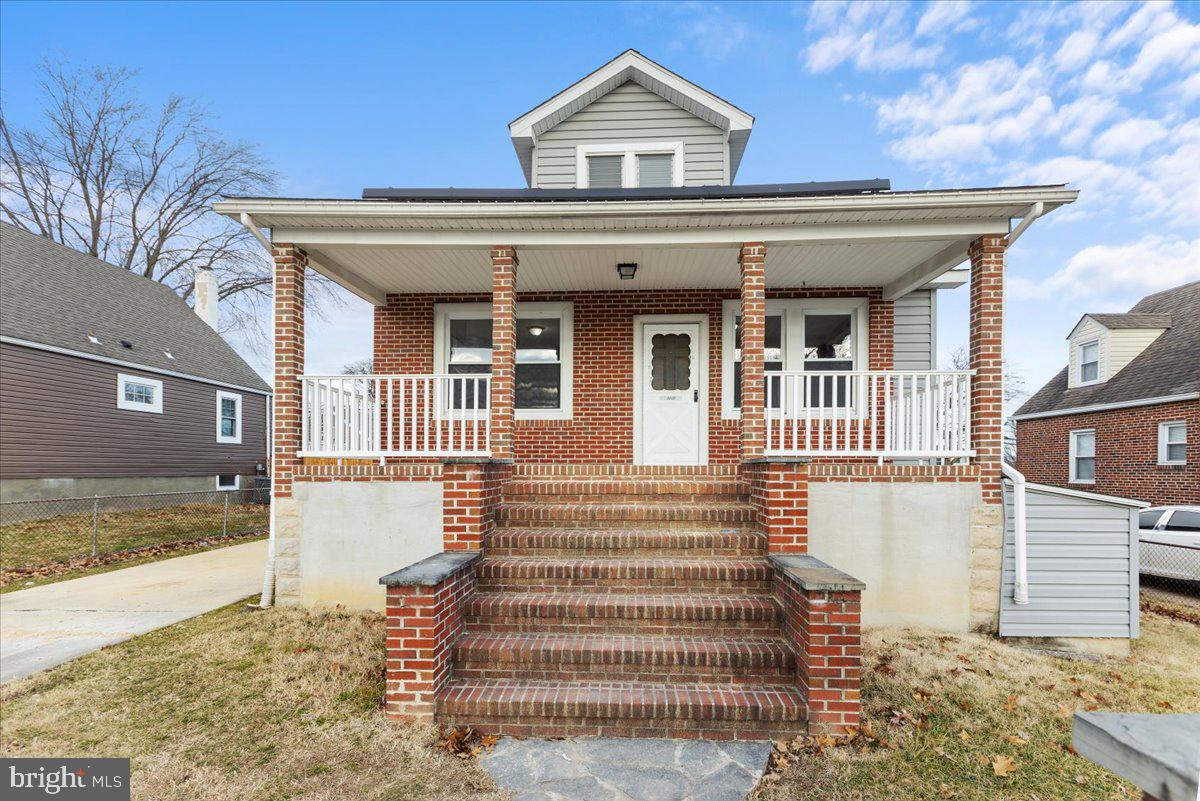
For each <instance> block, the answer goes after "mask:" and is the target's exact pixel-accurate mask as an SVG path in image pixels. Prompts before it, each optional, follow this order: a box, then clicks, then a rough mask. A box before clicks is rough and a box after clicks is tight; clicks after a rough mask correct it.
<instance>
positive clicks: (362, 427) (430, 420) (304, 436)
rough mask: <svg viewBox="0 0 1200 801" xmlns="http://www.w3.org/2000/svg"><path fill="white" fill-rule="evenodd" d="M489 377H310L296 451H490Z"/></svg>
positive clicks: (362, 454) (355, 454) (377, 454)
mask: <svg viewBox="0 0 1200 801" xmlns="http://www.w3.org/2000/svg"><path fill="white" fill-rule="evenodd" d="M490 383H491V377H490V376H486V375H308V376H304V377H303V379H302V383H301V386H302V393H303V408H302V416H301V420H302V431H301V446H300V456H336V457H349V458H382V457H384V456H487V455H488V454H489V453H490V452H491V450H490V447H491V446H490V444H489V443H490V442H491V433H492V424H491V417H490V415H489V414H488V410H487V400H488V393H489V390H490Z"/></svg>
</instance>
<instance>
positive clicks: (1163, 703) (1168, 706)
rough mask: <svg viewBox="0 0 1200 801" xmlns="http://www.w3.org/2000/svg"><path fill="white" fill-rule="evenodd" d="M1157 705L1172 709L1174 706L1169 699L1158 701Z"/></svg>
mask: <svg viewBox="0 0 1200 801" xmlns="http://www.w3.org/2000/svg"><path fill="white" fill-rule="evenodd" d="M1158 705H1159V706H1160V707H1161V708H1163V709H1174V708H1175V707H1173V706H1171V702H1170V701H1159V702H1158Z"/></svg>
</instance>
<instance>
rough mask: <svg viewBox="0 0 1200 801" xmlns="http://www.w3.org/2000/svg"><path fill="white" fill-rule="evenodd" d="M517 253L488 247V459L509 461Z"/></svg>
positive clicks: (510, 457)
mask: <svg viewBox="0 0 1200 801" xmlns="http://www.w3.org/2000/svg"><path fill="white" fill-rule="evenodd" d="M516 292H517V251H516V249H515V248H512V247H509V246H503V247H494V248H492V391H491V397H490V399H489V401H488V409H489V414H490V415H491V421H492V442H491V447H492V458H493V459H512V458H513V404H514V383H515V381H516V360H517V325H516V323H517V321H516V315H517V309H516V306H517V295H516Z"/></svg>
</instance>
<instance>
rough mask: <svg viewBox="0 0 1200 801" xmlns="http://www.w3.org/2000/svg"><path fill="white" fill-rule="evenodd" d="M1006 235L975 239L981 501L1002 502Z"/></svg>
mask: <svg viewBox="0 0 1200 801" xmlns="http://www.w3.org/2000/svg"><path fill="white" fill-rule="evenodd" d="M1004 250H1005V243H1004V237H1003V236H1001V235H999V234H990V235H988V236H981V237H980V238H979V239H976V240H975V241H974V242H972V243H971V247H970V249H969V250H968V253H969V255H970V258H971V323H970V367H971V369H972V370H974V371H975V375H974V376H973V377H972V378H971V446H972V447H973V448H974V449H975V451H976V454H977V455H976V457H975V461H976V462H978V463H979V467H980V471H981V476H982V479H983V501H984V503H989V504H998V503H1000V460H1001V458H1002V454H1003V431H1002V417H1003V414H1004V410H1003V407H1004V365H1003V358H1004V352H1003V350H1004V349H1003V338H1004Z"/></svg>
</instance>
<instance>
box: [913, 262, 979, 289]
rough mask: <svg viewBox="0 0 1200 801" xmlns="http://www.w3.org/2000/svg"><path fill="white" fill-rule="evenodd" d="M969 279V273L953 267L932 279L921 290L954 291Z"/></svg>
mask: <svg viewBox="0 0 1200 801" xmlns="http://www.w3.org/2000/svg"><path fill="white" fill-rule="evenodd" d="M970 279H971V271H970V270H967V269H964V268H960V267H955V268H953V269H951V270H947V271H946V272H944V273H942V274H941V275H939V276H937V277H936V278H933V279H931V280H930V281H929V283H928V284H926V285H925V286H924V287H922V289H956V288H958V287H960V286H963V285H965V284H966V283H967V282H968V281H969V280H970Z"/></svg>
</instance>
